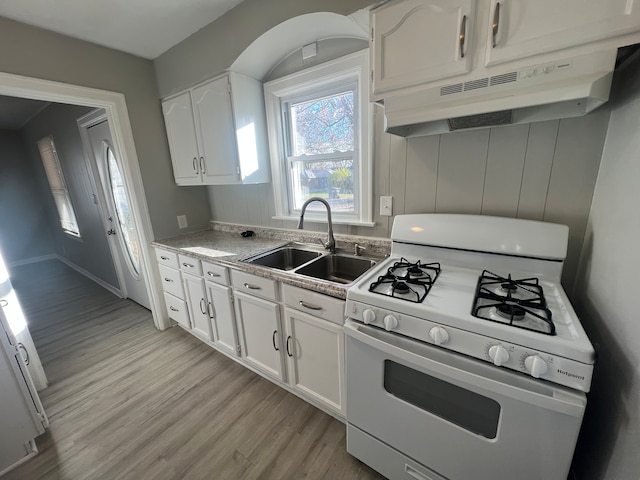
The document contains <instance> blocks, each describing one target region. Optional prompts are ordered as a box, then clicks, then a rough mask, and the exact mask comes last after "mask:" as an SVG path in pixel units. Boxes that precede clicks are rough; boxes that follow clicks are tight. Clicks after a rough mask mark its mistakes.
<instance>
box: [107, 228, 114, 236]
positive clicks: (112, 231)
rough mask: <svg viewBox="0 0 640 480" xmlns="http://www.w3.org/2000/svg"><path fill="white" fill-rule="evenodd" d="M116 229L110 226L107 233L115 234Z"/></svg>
mask: <svg viewBox="0 0 640 480" xmlns="http://www.w3.org/2000/svg"><path fill="white" fill-rule="evenodd" d="M115 234H116V231H115V230H114V229H113V228H110V229H109V230H107V235H115Z"/></svg>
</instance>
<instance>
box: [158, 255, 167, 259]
mask: <svg viewBox="0 0 640 480" xmlns="http://www.w3.org/2000/svg"><path fill="white" fill-rule="evenodd" d="M160 258H161V259H162V260H169V257H165V256H164V255H162V256H161V257H160Z"/></svg>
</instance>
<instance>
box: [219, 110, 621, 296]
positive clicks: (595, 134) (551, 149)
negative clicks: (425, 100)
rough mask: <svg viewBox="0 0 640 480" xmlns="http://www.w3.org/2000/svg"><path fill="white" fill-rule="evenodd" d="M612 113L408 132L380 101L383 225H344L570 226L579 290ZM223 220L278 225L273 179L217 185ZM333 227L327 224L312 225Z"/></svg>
mask: <svg viewBox="0 0 640 480" xmlns="http://www.w3.org/2000/svg"><path fill="white" fill-rule="evenodd" d="M608 119H609V113H608V111H607V110H602V111H598V112H594V113H593V114H590V115H587V116H585V117H581V118H573V119H564V120H560V121H549V122H541V123H534V124H527V125H515V126H509V127H498V128H492V129H483V130H476V131H469V132H458V133H451V134H445V135H439V136H430V137H416V138H411V139H404V138H400V137H396V136H393V135H389V134H386V133H384V131H383V125H384V118H383V110H382V109H381V108H376V114H375V122H374V123H375V134H374V168H373V170H374V179H373V186H374V215H375V218H374V220H375V222H376V225H375V227H374V228H368V227H355V226H348V225H334V229H335V231H336V232H337V233H349V234H353V235H366V236H379V237H388V236H389V235H390V234H391V225H392V222H393V217H381V216H380V215H379V197H380V196H381V195H391V196H393V214H394V215H398V214H403V213H432V212H437V213H474V214H483V215H498V216H504V217H519V218H527V219H533V220H544V221H549V222H556V223H563V224H566V225H569V227H570V239H569V253H568V258H567V262H566V265H565V270H564V277H563V283H564V284H565V287H566V288H567V290H568V291H571V289H572V286H573V280H574V277H575V273H576V269H577V265H578V257H579V255H580V250H581V248H582V240H583V238H584V233H585V226H586V222H587V217H588V214H589V208H590V204H591V196H592V194H593V188H594V185H595V181H596V176H597V173H598V166H599V164H600V156H601V153H602V147H603V143H604V138H605V134H606V129H607V122H608ZM209 197H210V201H211V210H212V213H213V218H214V220H218V221H223V222H232V223H240V224H247V225H265V226H273V227H277V228H295V221H279V220H273V219H272V216H273V215H275V204H274V199H273V193H272V190H271V185H270V184H268V185H245V186H215V187H209ZM305 228H309V229H316V230H325V229H326V225H321V224H312V223H309V224H308V225H307V224H306V223H305Z"/></svg>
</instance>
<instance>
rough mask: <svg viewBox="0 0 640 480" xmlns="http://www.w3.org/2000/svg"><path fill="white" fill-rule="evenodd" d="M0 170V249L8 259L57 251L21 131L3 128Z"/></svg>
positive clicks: (0, 143) (9, 260) (34, 256)
mask: <svg viewBox="0 0 640 480" xmlns="http://www.w3.org/2000/svg"><path fill="white" fill-rule="evenodd" d="M0 170H1V171H2V175H0V218H2V228H0V251H1V252H2V256H3V257H4V260H5V262H6V263H13V262H20V261H24V260H29V259H32V258H36V257H41V256H44V255H51V254H54V253H55V251H56V250H55V243H54V242H53V238H52V234H51V229H50V225H49V222H48V215H47V209H46V207H45V205H46V204H45V202H44V201H43V197H42V195H41V192H40V190H39V188H38V185H37V181H36V170H35V168H34V167H33V165H32V163H31V161H30V160H29V157H28V156H27V152H26V150H25V148H24V145H23V143H22V137H21V135H20V132H18V131H13V130H3V131H0Z"/></svg>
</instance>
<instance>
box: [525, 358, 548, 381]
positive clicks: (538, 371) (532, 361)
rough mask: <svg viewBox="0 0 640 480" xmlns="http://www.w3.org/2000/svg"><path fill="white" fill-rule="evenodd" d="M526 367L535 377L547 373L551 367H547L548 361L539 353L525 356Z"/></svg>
mask: <svg viewBox="0 0 640 480" xmlns="http://www.w3.org/2000/svg"><path fill="white" fill-rule="evenodd" d="M524 368H526V369H527V371H528V372H529V373H530V374H531V376H532V377H534V378H540V376H541V375H544V374H545V373H547V370H548V369H549V367H547V363H546V362H545V361H544V360H543V359H541V358H540V357H539V356H538V355H531V356H529V357H527V358H525V359H524Z"/></svg>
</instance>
